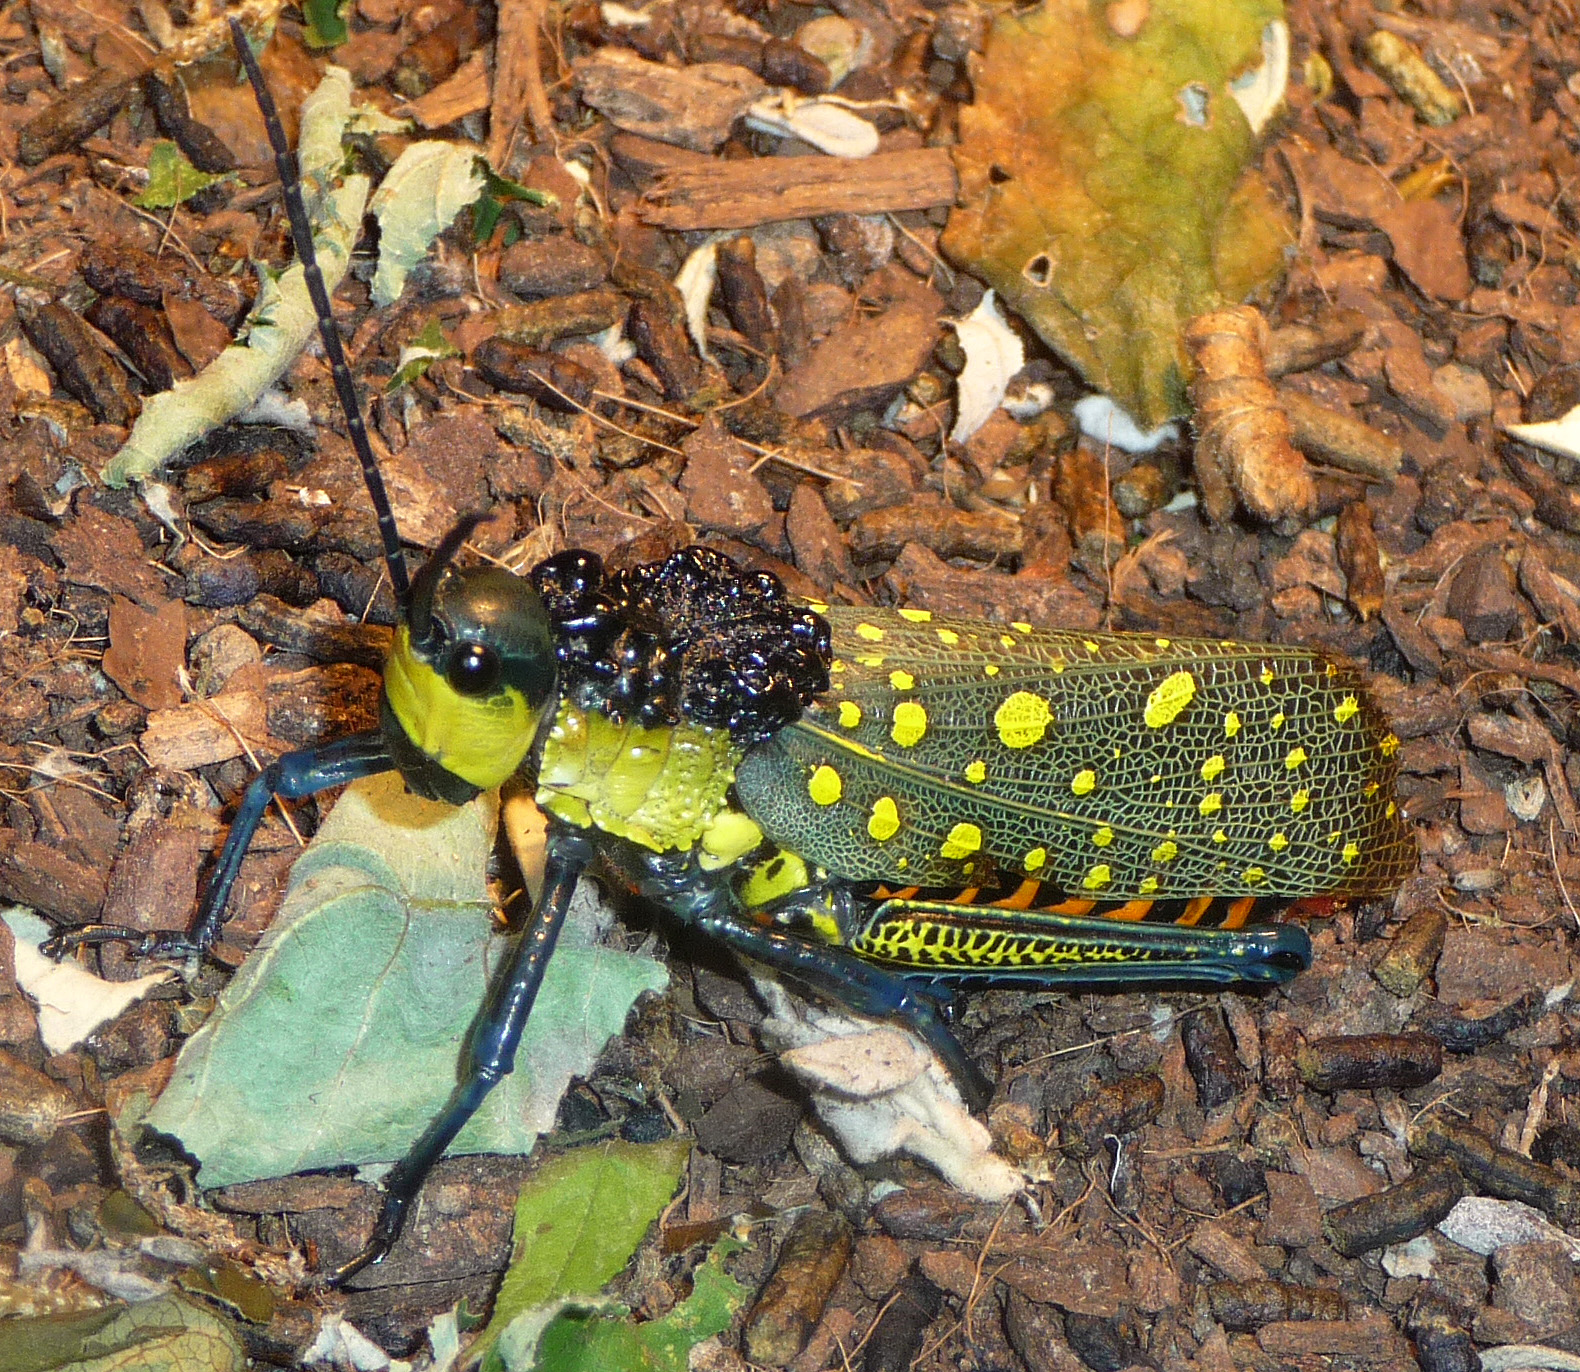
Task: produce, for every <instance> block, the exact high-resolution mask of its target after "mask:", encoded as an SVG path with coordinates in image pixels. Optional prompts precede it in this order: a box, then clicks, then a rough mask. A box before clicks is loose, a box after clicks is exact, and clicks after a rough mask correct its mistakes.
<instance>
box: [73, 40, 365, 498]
mask: <svg viewBox="0 0 1580 1372" xmlns="http://www.w3.org/2000/svg"><path fill="white" fill-rule="evenodd" d="M350 118H351V77H350V74H349V73H347V72H346V71H344V70H343V69H341V68H340V67H329V68H327V69H326V70H325V72H324V79H323V80H322V81H321V82H320V83H319V85H318V88H317V90H315V91H314V92H313V93H312V94H311V95H310V96H308V98H307V99H306V100H305V101H304V102H303V104H302V133H301V138H300V140H299V150H300V156H301V161H302V176H303V183H304V187H305V188H306V189H307V190H308V192H309V212H310V215H311V218H312V222H313V245H314V247H315V248H316V249H317V254H318V265H319V267H320V268H321V269H322V271H323V274H324V285H325V287H326V288H327V289H328V290H329V291H330V292H333V291H334V289H335V287H336V286H338V285H339V284H340V281H341V279H342V278H343V277H344V276H345V274H346V268H347V266H348V264H349V263H350V261H351V248H352V245H353V244H354V243H355V242H356V237H357V233H358V231H359V230H360V228H361V225H362V211H363V209H364V207H365V206H366V204H367V198H368V188H369V182H368V178H367V177H365V176H360V175H358V176H348V177H346V178H345V180H344V181H342V182H341V183H340V184H339V185H338V186H333V187H332V188H331V186H332V178H333V176H334V174H335V173H336V172H338V170H339V168H340V165H341V163H342V161H343V160H344V153H343V152H342V150H341V141H340V140H341V135H342V133H343V132H344V130H345V127H346V124H347V122H348V121H349V120H350ZM317 327H318V323H317V318H316V316H315V315H314V313H313V306H312V302H311V301H310V300H309V299H308V296H307V281H306V277H305V275H304V273H303V271H302V266H301V264H300V263H297V264H295V265H294V266H292V267H291V268H290V269H289V270H288V271H286V272H285V273H284V275H282V276H281V277H280V280H279V282H278V283H277V285H276V283H273V282H271V283H269V285H268V288H267V289H265V290H263V291H260V292H259V296H258V301H257V303H256V305H255V306H254V307H253V314H252V320H251V324H250V327H249V330H248V334H247V340H246V342H245V343H236V344H232V345H231V346H230V347H228V348H226V349H225V351H224V352H222V353H221V354H220V355H219V356H218V357H217V358H215V359H214V361H213V362H211V363H210V364H209V365H208V366H207V367H205V368H204V369H203V370H202V371H201V372H200V373H199V374H198V375H197V376H195V377H192V378H191V379H189V380H187V381H179V382H177V383H176V384H175V385H174V386H172V387H171V388H170V389H169V390H168V391H161V392H160V393H159V394H158V395H153V396H149V397H148V399H147V400H145V401H144V402H143V410H142V413H141V414H140V415H139V416H138V417H137V422H136V423H135V424H134V425H133V426H132V432H131V435H130V436H129V437H128V438H127V440H126V443H125V444H124V446H123V447H122V448H121V450H120V451H119V452H118V453H116V454H115V456H114V457H113V458H111V459H110V461H109V462H108V463H107V464H106V465H105V468H104V471H103V473H102V474H103V477H104V480H105V482H106V483H107V484H108V485H111V486H124V485H126V483H127V482H129V481H140V480H142V479H143V478H145V477H148V476H152V475H153V474H154V473H155V472H157V471H159V469H160V468H161V467H163V466H164V464H165V462H167V461H168V460H169V459H170V458H171V457H173V456H174V455H175V454H176V453H179V452H180V451H181V450H182V449H183V448H185V447H187V446H188V445H189V444H192V443H195V442H196V441H197V440H198V439H199V438H201V437H202V436H203V435H204V434H206V433H208V432H209V431H210V430H212V429H216V428H218V427H219V426H220V425H221V424H228V423H229V422H230V421H231V420H232V419H235V418H236V416H237V415H240V414H242V413H244V412H245V411H246V410H248V409H250V408H251V407H252V405H253V404H254V403H255V402H256V401H257V400H258V398H259V397H260V396H262V395H263V394H264V392H266V391H267V390H268V389H269V388H270V387H271V386H273V385H274V383H275V382H276V381H278V380H279V379H280V377H282V376H283V375H284V374H285V372H286V370H287V369H288V368H289V367H290V365H291V363H292V362H294V361H295V360H296V358H297V356H298V354H299V353H300V352H301V351H302V349H303V347H305V346H306V344H307V340H308V339H309V338H310V337H311V336H312V335H313V333H314V331H315V330H316V329H317Z"/></svg>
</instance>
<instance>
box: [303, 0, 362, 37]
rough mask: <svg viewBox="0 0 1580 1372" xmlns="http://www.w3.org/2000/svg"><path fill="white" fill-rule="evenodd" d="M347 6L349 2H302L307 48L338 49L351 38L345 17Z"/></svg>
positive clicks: (317, 0) (316, 0)
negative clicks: (305, 21)
mask: <svg viewBox="0 0 1580 1372" xmlns="http://www.w3.org/2000/svg"><path fill="white" fill-rule="evenodd" d="M348 4H349V0H302V15H303V17H304V18H305V19H306V20H307V30H306V32H305V34H304V35H303V36H304V37H305V38H306V39H307V46H308V47H310V48H338V47H339V46H340V45H341V44H342V43H344V42H345V41H346V39H348V38H350V37H351V30H350V29H349V28H348V27H347V26H346V17H345V11H346V8H347V5H348Z"/></svg>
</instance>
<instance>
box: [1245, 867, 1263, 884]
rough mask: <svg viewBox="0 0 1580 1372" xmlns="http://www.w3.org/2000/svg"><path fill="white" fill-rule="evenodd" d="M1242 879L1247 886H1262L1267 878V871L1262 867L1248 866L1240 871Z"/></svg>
mask: <svg viewBox="0 0 1580 1372" xmlns="http://www.w3.org/2000/svg"><path fill="white" fill-rule="evenodd" d="M1240 880H1241V881H1243V882H1244V883H1245V884H1246V885H1247V886H1260V885H1261V884H1262V883H1263V882H1264V881H1266V880H1267V873H1266V872H1264V871H1263V870H1262V869H1261V868H1260V867H1247V868H1246V869H1245V871H1243V872H1241V873H1240Z"/></svg>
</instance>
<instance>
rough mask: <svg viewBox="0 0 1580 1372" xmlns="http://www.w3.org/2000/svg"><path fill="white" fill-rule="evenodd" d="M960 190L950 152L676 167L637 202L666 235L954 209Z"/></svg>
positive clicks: (755, 160)
mask: <svg viewBox="0 0 1580 1372" xmlns="http://www.w3.org/2000/svg"><path fill="white" fill-rule="evenodd" d="M958 189H959V181H958V179H957V178H956V176H955V164H954V161H953V159H952V158H951V157H950V155H949V150H948V149H947V148H915V149H912V150H910V151H907V152H880V153H875V154H873V156H871V157H864V158H860V159H855V160H851V159H846V158H839V157H758V158H750V159H742V160H740V161H733V162H732V161H725V162H710V163H708V164H706V165H699V166H696V167H675V168H672V169H670V170H668V171H665V172H663V173H662V174H661V175H660V176H659V178H658V181H657V183H656V184H655V185H654V186H653V187H652V188H651V189H650V190H649V191H648V193H647V195H646V196H645V197H643V199H642V200H641V201H640V202H639V203H638V206H637V211H638V213H639V214H640V215H641V216H642V218H643V219H645V220H646V221H647V222H648V223H649V224H656V225H658V226H659V227H660V228H665V229H749V228H752V227H754V226H756V225H758V224H770V223H773V222H774V221H776V220H780V219H808V218H813V217H815V216H818V215H825V214H881V213H883V212H884V211H898V210H926V209H933V208H935V207H938V206H947V205H953V204H954V203H955V195H956V192H957V191H958Z"/></svg>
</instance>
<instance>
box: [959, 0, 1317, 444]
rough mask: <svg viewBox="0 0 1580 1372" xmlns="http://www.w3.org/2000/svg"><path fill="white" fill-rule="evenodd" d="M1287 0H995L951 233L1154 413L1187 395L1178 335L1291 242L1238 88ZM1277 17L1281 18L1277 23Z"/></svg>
mask: <svg viewBox="0 0 1580 1372" xmlns="http://www.w3.org/2000/svg"><path fill="white" fill-rule="evenodd" d="M1282 13H1283V7H1282V5H1281V4H1280V3H1279V0H1154V3H1153V4H1152V5H1151V6H1150V8H1149V9H1148V11H1147V14H1146V18H1145V20H1144V21H1143V22H1142V24H1141V26H1140V28H1139V30H1138V31H1137V32H1136V33H1135V34H1134V35H1133V36H1127V37H1121V36H1120V35H1118V34H1116V33H1115V32H1114V31H1113V30H1112V28H1111V27H1110V26H1109V23H1108V19H1107V12H1106V11H1105V10H1104V9H1103V7H1102V6H1100V5H1091V4H1089V3H1087V0H1043V3H1042V4H1041V5H1038V6H1036V7H1035V8H1031V9H1022V8H1007V9H1001V10H1000V11H999V13H998V17H997V18H996V19H995V20H994V23H993V27H992V30H991V31H990V33H989V36H988V41H987V45H986V48H985V51H984V54H983V58H982V63H981V65H980V67H979V68H978V69H976V70H975V71H974V72H973V87H974V89H975V92H976V99H975V102H974V103H973V104H972V105H970V106H967V107H965V108H964V109H962V110H961V112H960V145H959V147H958V148H956V150H955V160H956V164H957V166H958V167H959V170H960V184H961V196H960V204H959V206H958V207H957V208H956V209H955V210H953V211H951V213H950V216H949V224H948V227H947V228H946V230H945V232H944V235H943V239H942V246H943V247H944V249H945V251H946V252H948V254H949V255H950V256H951V257H952V258H954V260H955V261H957V262H959V263H961V264H962V265H964V266H965V267H967V268H968V269H969V270H971V271H972V272H974V273H976V274H977V275H979V276H981V277H982V278H983V279H984V280H986V281H987V282H988V284H989V285H991V286H993V287H994V288H995V289H997V291H998V293H999V295H1000V297H1001V298H1002V299H1003V300H1004V302H1005V303H1006V304H1008V305H1010V306H1011V307H1012V308H1013V309H1015V310H1016V311H1017V312H1019V314H1020V315H1021V316H1022V317H1023V318H1024V319H1025V320H1026V321H1027V322H1028V323H1029V324H1031V325H1032V327H1033V328H1035V329H1036V330H1037V332H1038V333H1039V334H1040V335H1041V336H1042V338H1043V339H1044V341H1046V342H1047V343H1048V344H1049V346H1050V347H1052V348H1054V349H1055V350H1056V351H1057V352H1058V353H1059V354H1060V355H1061V356H1062V357H1063V358H1064V359H1065V360H1066V361H1067V362H1069V363H1070V364H1071V365H1072V366H1073V367H1074V368H1075V369H1076V370H1077V371H1078V372H1080V374H1081V375H1082V376H1083V377H1084V378H1085V379H1086V380H1087V382H1089V383H1090V384H1091V385H1092V386H1093V387H1094V388H1095V389H1097V390H1100V391H1103V392H1105V393H1106V394H1108V395H1109V396H1111V397H1112V398H1113V400H1114V401H1115V402H1116V403H1117V404H1119V406H1120V407H1121V408H1123V409H1124V410H1125V411H1126V412H1127V413H1128V414H1129V415H1130V416H1131V418H1133V419H1135V420H1136V421H1137V422H1138V423H1139V424H1140V425H1141V427H1142V428H1144V429H1150V428H1153V427H1155V426H1156V425H1158V424H1160V423H1162V422H1163V421H1164V420H1167V419H1169V418H1172V417H1173V416H1176V415H1179V414H1183V413H1185V410H1186V404H1185V389H1184V374H1185V372H1184V367H1185V364H1184V361H1183V352H1182V349H1181V345H1180V333H1181V330H1182V329H1183V326H1184V324H1185V323H1186V322H1187V321H1188V320H1190V319H1191V318H1193V317H1194V316H1196V315H1198V314H1200V313H1202V312H1204V311H1205V310H1208V309H1214V308H1218V307H1220V306H1222V305H1224V304H1226V303H1239V301H1240V300H1242V299H1243V298H1244V297H1245V295H1246V294H1247V293H1248V292H1250V291H1252V290H1253V289H1255V288H1262V287H1266V286H1267V285H1269V284H1270V283H1271V282H1272V281H1274V280H1276V279H1277V277H1278V275H1279V274H1280V273H1281V271H1282V267H1283V252H1284V249H1285V248H1286V247H1287V246H1288V245H1289V244H1291V243H1292V242H1293V233H1292V230H1291V226H1290V224H1289V222H1288V216H1287V215H1286V214H1284V213H1283V211H1282V209H1281V207H1280V206H1278V205H1276V204H1275V203H1274V202H1273V199H1272V197H1271V196H1269V195H1268V194H1267V191H1266V188H1265V186H1263V185H1262V184H1261V182H1260V178H1259V175H1258V173H1257V172H1256V169H1255V163H1256V157H1257V148H1258V143H1257V136H1256V134H1255V132H1254V131H1253V129H1252V126H1251V124H1250V123H1249V122H1248V119H1247V116H1246V113H1245V111H1244V110H1243V109H1242V107H1241V105H1240V103H1239V101H1238V96H1237V91H1238V89H1239V88H1240V87H1242V86H1243V85H1244V78H1245V77H1246V76H1247V74H1248V73H1251V72H1255V71H1256V70H1257V69H1258V65H1259V64H1262V65H1268V64H1269V62H1270V59H1269V58H1268V57H1267V56H1266V54H1265V52H1264V35H1265V34H1267V33H1268V32H1269V31H1270V29H1271V26H1272V25H1275V24H1279V23H1281V22H1282V21H1281V16H1282ZM1272 31H1274V32H1276V30H1272Z"/></svg>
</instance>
